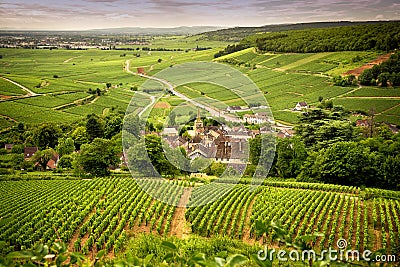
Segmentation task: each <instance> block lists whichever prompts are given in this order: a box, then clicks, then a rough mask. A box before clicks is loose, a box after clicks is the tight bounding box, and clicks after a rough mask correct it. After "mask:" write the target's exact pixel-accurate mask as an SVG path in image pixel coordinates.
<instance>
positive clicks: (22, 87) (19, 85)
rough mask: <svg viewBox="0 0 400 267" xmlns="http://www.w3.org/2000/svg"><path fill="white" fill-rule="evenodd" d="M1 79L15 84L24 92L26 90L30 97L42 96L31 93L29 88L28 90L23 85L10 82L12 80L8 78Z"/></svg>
mask: <svg viewBox="0 0 400 267" xmlns="http://www.w3.org/2000/svg"><path fill="white" fill-rule="evenodd" d="M1 78H3V80H6V81H7V82H10V83H12V84H15V85H16V86H18V87H19V88H21V89H22V90H24V91H25V92H27V93H28V94H27V95H28V96H37V95H40V94H37V93H35V92H33V91H31V90H30V89H29V88H26V87H25V86H23V85H22V84H19V83H17V82H14V81H12V80H10V79H7V78H6V77H1Z"/></svg>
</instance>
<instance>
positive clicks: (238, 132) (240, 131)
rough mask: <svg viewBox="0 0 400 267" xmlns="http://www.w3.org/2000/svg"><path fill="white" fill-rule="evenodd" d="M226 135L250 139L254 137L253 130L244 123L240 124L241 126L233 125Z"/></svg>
mask: <svg viewBox="0 0 400 267" xmlns="http://www.w3.org/2000/svg"><path fill="white" fill-rule="evenodd" d="M226 136H228V137H231V138H236V139H243V138H245V139H250V138H252V132H251V131H250V130H248V129H246V128H245V127H244V126H243V125H240V126H239V127H233V128H232V129H231V130H228V131H227V133H226Z"/></svg>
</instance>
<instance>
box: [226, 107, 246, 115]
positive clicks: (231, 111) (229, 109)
mask: <svg viewBox="0 0 400 267" xmlns="http://www.w3.org/2000/svg"><path fill="white" fill-rule="evenodd" d="M226 110H227V111H228V112H230V113H235V112H238V111H241V110H242V107H240V106H229V107H227V108H226Z"/></svg>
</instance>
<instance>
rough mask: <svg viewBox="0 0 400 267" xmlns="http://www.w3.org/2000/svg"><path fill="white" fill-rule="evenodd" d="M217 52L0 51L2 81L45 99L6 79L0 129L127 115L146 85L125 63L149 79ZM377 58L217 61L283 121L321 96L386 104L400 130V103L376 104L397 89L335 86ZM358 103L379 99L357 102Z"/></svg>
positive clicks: (221, 99) (244, 54) (239, 55)
mask: <svg viewBox="0 0 400 267" xmlns="http://www.w3.org/2000/svg"><path fill="white" fill-rule="evenodd" d="M178 39H179V38H178ZM179 41H180V40H179ZM216 51H217V49H211V50H205V51H188V52H185V51H129V52H125V51H101V50H100V51H99V50H84V51H68V50H51V51H50V50H33V51H27V50H22V49H14V50H13V49H1V50H0V52H1V54H3V55H4V57H3V59H2V60H1V61H0V72H1V73H2V75H3V76H4V77H7V78H8V79H10V80H12V81H15V82H17V83H19V84H21V85H23V86H25V87H27V88H29V89H30V90H32V91H33V92H35V93H37V94H39V95H38V96H35V97H30V98H21V96H23V95H24V94H25V93H26V92H24V91H22V90H21V89H20V88H18V87H17V86H16V85H14V84H11V83H10V82H7V81H6V80H1V88H2V91H0V95H3V98H4V99H3V101H2V102H0V108H1V110H2V115H3V116H5V117H9V118H11V120H8V121H7V122H4V123H1V125H4V127H7V126H9V125H12V124H13V123H14V121H22V122H25V123H35V122H42V121H47V120H48V118H49V117H51V118H53V119H54V120H55V121H61V120H62V118H65V120H67V121H73V120H75V119H78V117H79V116H86V115H87V114H90V113H92V112H93V113H97V114H101V113H102V112H103V110H104V109H105V108H111V107H114V108H118V109H119V110H120V111H121V112H124V111H125V109H126V108H127V106H128V104H129V101H130V98H131V97H132V96H133V95H134V94H135V92H134V91H132V90H131V88H134V87H140V85H141V84H142V83H143V82H144V81H145V79H143V78H141V77H138V76H133V75H129V74H127V73H126V72H124V71H123V66H124V65H125V61H126V60H129V61H130V67H131V70H132V71H136V68H139V67H140V68H143V69H144V71H145V72H146V73H147V74H149V75H154V74H155V73H157V72H159V71H161V70H163V69H166V68H169V67H171V66H173V65H175V64H180V63H184V62H189V61H210V60H212V59H213V54H214V53H215V52H216ZM377 55H378V54H377V53H376V52H325V53H308V54H276V53H265V54H259V53H257V52H256V51H255V50H254V49H253V48H248V49H245V50H242V51H239V52H235V53H233V54H230V55H226V56H223V57H221V58H218V61H220V62H228V63H229V62H230V63H232V62H233V63H234V65H232V66H233V67H235V68H238V69H239V70H240V71H241V72H243V73H244V74H245V75H248V77H249V78H251V79H252V80H253V81H254V82H255V83H256V85H257V86H258V87H259V88H260V89H261V91H262V92H263V93H264V95H265V97H266V99H267V101H268V103H269V105H270V106H271V110H272V111H273V113H274V116H275V119H277V120H278V121H282V122H286V123H295V122H296V121H297V116H298V113H295V112H292V111H291V109H293V107H294V106H295V104H296V103H297V102H301V101H306V102H307V103H308V104H310V105H315V104H316V103H318V102H317V101H318V98H319V97H320V96H321V97H323V98H324V99H333V100H334V103H335V104H341V105H344V106H345V107H346V108H348V109H350V110H353V111H359V110H362V111H368V110H369V108H370V107H371V106H374V107H375V109H377V110H378V109H379V110H380V109H381V107H383V106H379V105H381V104H382V103H384V102H385V104H384V105H385V106H384V109H383V110H382V111H383V113H382V114H379V117H378V119H379V120H388V121H390V122H393V123H398V120H397V118H396V117H395V116H393V114H389V115H387V116H386V114H385V110H387V109H389V108H391V107H395V106H396V104H397V102H396V101H393V99H388V101H384V100H380V99H379V100H378V98H380V97H399V96H400V94H399V91H398V89H390V88H389V89H387V90H386V89H375V88H354V87H339V86H334V85H333V84H332V81H331V79H330V77H331V76H332V75H338V74H341V73H344V72H345V71H347V70H350V69H353V68H356V67H359V66H361V65H363V64H365V63H367V62H369V61H371V60H372V59H374V58H375V57H376V56H377ZM232 60H233V61H232ZM237 64H239V67H238V66H237ZM246 64H247V65H246ZM107 83H109V84H110V85H111V86H110V87H109V88H108V87H106V84H107ZM185 86H186V87H183V86H181V87H178V88H177V90H178V91H180V92H182V93H184V94H186V95H187V96H189V97H203V98H205V100H206V102H207V101H208V102H215V100H217V103H216V105H217V107H218V108H220V109H222V108H224V107H226V106H234V105H245V103H244V102H243V100H242V99H241V97H239V96H237V95H236V96H235V94H232V92H228V91H227V90H224V89H222V88H220V89H221V90H219V89H217V88H214V85H205V84H194V85H185ZM96 88H100V89H101V90H103V94H102V95H101V96H99V97H96V96H94V95H90V94H89V93H88V90H89V89H92V90H95V89H96ZM241 96H242V97H243V95H241ZM358 96H368V97H376V99H375V98H374V99H365V100H364V99H355V98H354V99H353V98H351V97H358ZM250 98H251V94H250V95H249V99H250ZM141 99H143V101H139V102H138V103H136V104H137V107H136V108H137V110H138V111H137V112H139V111H140V110H141V108H143V107H144V106H146V105H147V104H148V103H150V102H149V101H150V95H148V97H147V99H146V98H144V97H142V96H141ZM207 99H208V100H207ZM374 100H376V101H374ZM16 103H17V104H18V105H19V106H20V107H22V106H21V105H25V107H33V111H34V112H33V114H34V115H33V114H29V115H27V114H18V111H17V110H15V109H14V108H13V107H16V105H15V104H16ZM218 103H219V104H218ZM221 104H222V105H221ZM35 107H40V110H41V111H43V113H40V112H35ZM49 114H50V115H49ZM3 120H4V119H3Z"/></svg>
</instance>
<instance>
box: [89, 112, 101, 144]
mask: <svg viewBox="0 0 400 267" xmlns="http://www.w3.org/2000/svg"><path fill="white" fill-rule="evenodd" d="M86 133H87V135H88V138H89V141H93V140H94V139H95V138H102V137H103V136H104V127H103V123H102V121H101V120H100V118H99V117H98V116H97V115H96V114H91V115H88V117H87V121H86Z"/></svg>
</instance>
